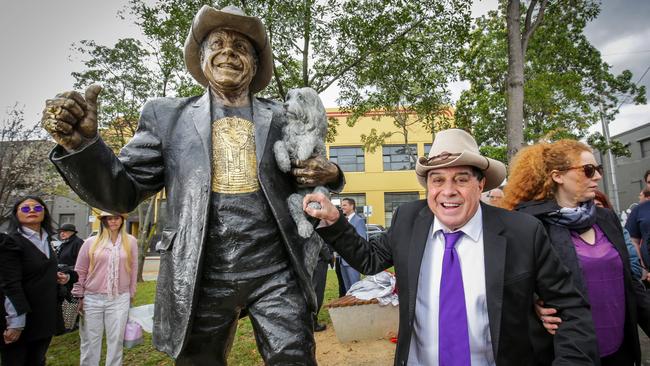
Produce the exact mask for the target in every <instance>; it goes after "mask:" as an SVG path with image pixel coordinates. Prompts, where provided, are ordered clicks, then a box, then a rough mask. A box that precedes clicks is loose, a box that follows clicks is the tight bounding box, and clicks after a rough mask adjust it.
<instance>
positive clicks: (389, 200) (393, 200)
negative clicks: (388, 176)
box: [384, 192, 420, 227]
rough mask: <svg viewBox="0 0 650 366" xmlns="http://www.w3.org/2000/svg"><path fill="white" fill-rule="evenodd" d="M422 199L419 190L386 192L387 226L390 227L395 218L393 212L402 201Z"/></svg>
mask: <svg viewBox="0 0 650 366" xmlns="http://www.w3.org/2000/svg"><path fill="white" fill-rule="evenodd" d="M419 199H420V194H419V193H418V192H399V193H388V192H386V193H384V215H385V217H386V221H385V222H386V225H385V226H386V227H390V222H391V221H392V220H393V212H395V209H396V208H397V206H399V205H401V204H402V203H406V202H411V201H416V200H419Z"/></svg>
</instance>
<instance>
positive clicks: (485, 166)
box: [415, 128, 506, 191]
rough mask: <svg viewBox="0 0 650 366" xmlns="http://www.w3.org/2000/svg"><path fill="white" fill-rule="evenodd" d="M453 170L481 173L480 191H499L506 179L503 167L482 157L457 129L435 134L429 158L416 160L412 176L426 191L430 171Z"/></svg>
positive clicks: (496, 161) (466, 134)
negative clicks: (468, 168) (460, 168)
mask: <svg viewBox="0 0 650 366" xmlns="http://www.w3.org/2000/svg"><path fill="white" fill-rule="evenodd" d="M455 166H473V167H476V168H479V169H480V170H481V171H483V174H484V175H485V186H484V187H483V191H489V190H491V189H493V188H497V187H499V186H500V185H501V183H503V180H504V179H505V178H506V166H505V165H504V164H503V163H502V162H500V161H498V160H494V159H491V158H488V157H486V156H483V155H481V153H480V152H479V150H478V145H477V144H476V140H474V138H473V137H472V135H470V134H469V133H467V132H466V131H463V130H460V129H456V128H451V129H448V130H444V131H440V132H438V133H437V134H436V138H435V139H434V141H433V144H432V145H431V150H429V156H428V157H424V156H422V157H420V158H419V159H418V161H417V163H416V164H415V173H416V174H417V177H418V182H420V184H421V185H422V186H423V187H425V188H426V187H427V174H428V172H429V171H430V170H432V169H438V168H451V167H455Z"/></svg>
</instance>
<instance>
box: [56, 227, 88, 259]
mask: <svg viewBox="0 0 650 366" xmlns="http://www.w3.org/2000/svg"><path fill="white" fill-rule="evenodd" d="M59 239H61V246H59V250H58V255H59V265H62V264H63V265H66V266H71V267H73V268H74V265H75V264H76V263H77V256H78V255H79V249H81V246H82V245H83V243H84V241H83V240H82V239H81V238H80V237H78V236H77V228H76V227H75V226H74V225H72V224H63V225H61V227H59Z"/></svg>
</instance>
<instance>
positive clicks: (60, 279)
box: [56, 272, 70, 285]
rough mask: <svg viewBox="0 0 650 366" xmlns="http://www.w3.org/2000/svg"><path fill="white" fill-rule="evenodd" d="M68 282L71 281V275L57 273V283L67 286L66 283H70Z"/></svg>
mask: <svg viewBox="0 0 650 366" xmlns="http://www.w3.org/2000/svg"><path fill="white" fill-rule="evenodd" d="M68 281H70V275H69V274H67V273H63V272H57V273H56V283H58V284H59V285H65V284H66V283H68Z"/></svg>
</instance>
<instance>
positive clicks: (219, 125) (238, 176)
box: [212, 117, 260, 193]
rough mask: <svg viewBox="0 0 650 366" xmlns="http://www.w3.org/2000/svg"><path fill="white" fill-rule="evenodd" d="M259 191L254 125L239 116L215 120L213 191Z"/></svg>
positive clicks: (213, 133)
mask: <svg viewBox="0 0 650 366" xmlns="http://www.w3.org/2000/svg"><path fill="white" fill-rule="evenodd" d="M259 189H260V184H259V181H258V180H257V158H256V156H255V134H254V126H253V122H251V121H248V120H245V119H243V118H239V117H224V118H221V119H219V120H216V121H214V122H213V123H212V191H213V192H219V193H248V192H255V191H257V190H259Z"/></svg>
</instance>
